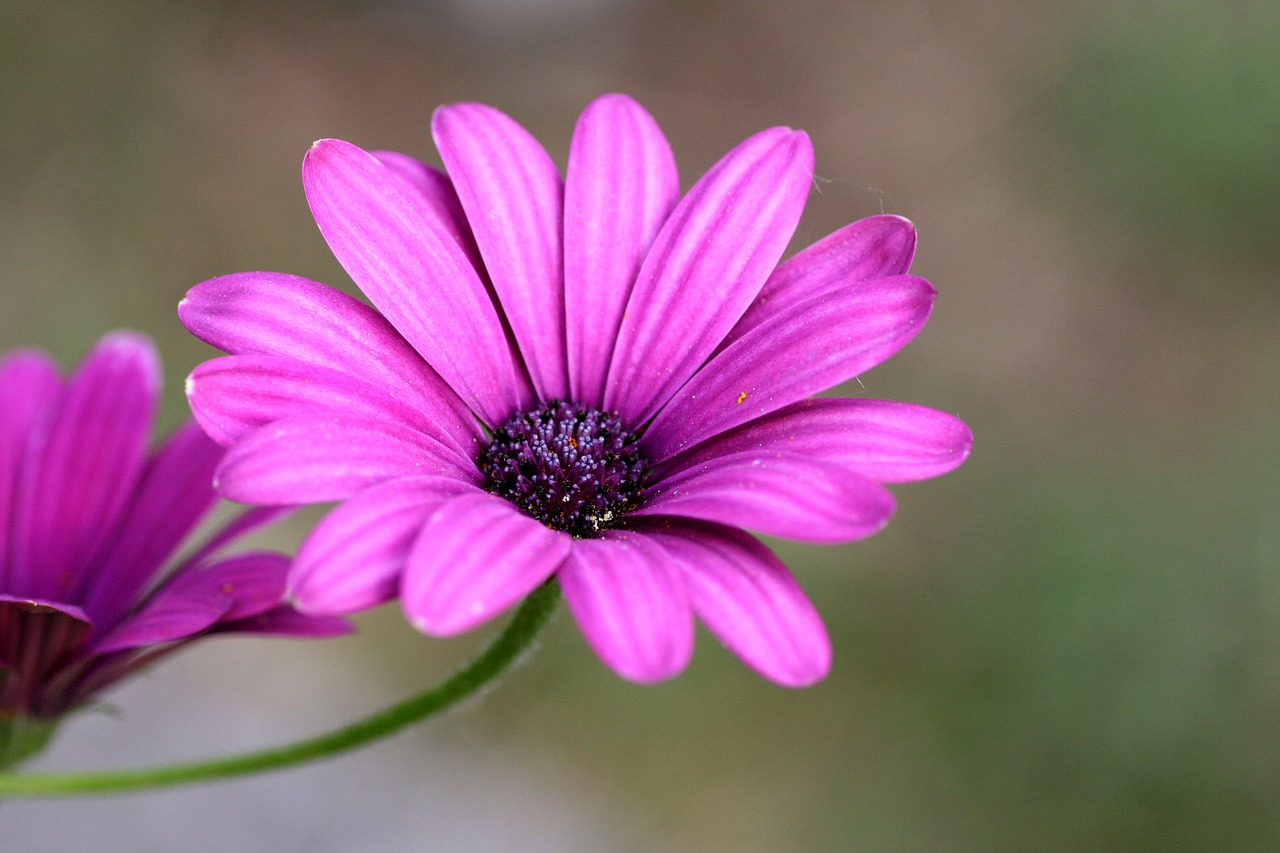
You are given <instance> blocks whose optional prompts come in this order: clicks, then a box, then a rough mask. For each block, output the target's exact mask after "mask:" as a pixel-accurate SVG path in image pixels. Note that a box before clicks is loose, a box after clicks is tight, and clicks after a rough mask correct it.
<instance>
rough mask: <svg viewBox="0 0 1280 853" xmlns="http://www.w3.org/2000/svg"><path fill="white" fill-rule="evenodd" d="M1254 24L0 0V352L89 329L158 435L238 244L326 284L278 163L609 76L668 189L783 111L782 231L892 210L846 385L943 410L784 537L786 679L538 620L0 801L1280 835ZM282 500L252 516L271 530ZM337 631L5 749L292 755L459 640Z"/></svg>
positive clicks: (321, 701) (1262, 85)
mask: <svg viewBox="0 0 1280 853" xmlns="http://www.w3.org/2000/svg"><path fill="white" fill-rule="evenodd" d="M1276 44H1280V7H1278V6H1276V5H1275V4H1274V3H1248V2H1240V3H1228V4H1214V3H1209V2H1207V0H1201V1H1200V2H1195V1H1193V0H1178V1H1177V2H1121V3H1118V4H1111V3H1101V2H1081V0H1074V1H1073V0H1063V1H1062V2H1050V3H1038V4H1018V3H1012V2H978V3H965V4H953V3H947V2H942V0H920V2H894V3H886V2H866V3H840V2H834V0H825V2H824V0H813V2H806V1H805V0H797V1H796V2H787V3H779V2H775V0H749V2H729V0H725V1H724V2H713V3H701V4H692V3H684V2H673V0H655V2H644V0H631V2H624V1H623V0H479V2H467V0H438V2H409V0H403V1H402V2H374V1H373V0H369V2H340V0H330V1H329V2H320V3H313V2H308V3H303V2H283V3H273V4H259V3H249V2H224V3H204V4H197V3H191V2H185V3H184V2H159V0H155V1H154V2H140V0H120V2H97V3H90V2H69V3H36V2H27V0H10V2H6V3H4V4H3V5H0V93H2V95H0V116H2V118H0V122H2V124H0V186H2V187H3V188H4V191H3V193H0V288H3V290H2V291H0V292H2V293H3V295H4V310H3V311H2V312H0V348H3V349H9V348H12V347H15V346H19V345H37V346H42V347H45V348H47V349H50V350H52V351H53V352H54V353H55V354H56V355H57V356H58V357H59V359H60V360H61V361H62V362H63V363H64V364H66V365H70V364H72V363H74V361H75V360H77V359H79V357H80V356H81V355H82V354H83V352H84V351H85V350H86V349H87V348H88V346H89V345H90V343H91V342H92V341H93V340H94V339H96V338H97V337H98V336H99V335H101V334H102V333H103V332H105V331H107V330H109V329H112V328H117V327H122V326H127V327H133V328H137V329H142V330H145V331H147V332H148V333H150V334H152V335H153V336H154V337H155V338H156V340H157V341H158V343H159V345H160V347H161V350H162V352H163V354H164V357H165V360H166V368H167V373H168V386H167V390H166V398H165V409H164V416H163V421H164V422H163V424H162V426H163V427H171V426H173V425H174V424H176V423H178V421H179V420H180V418H181V417H182V416H183V407H184V403H183V400H182V394H181V381H182V377H183V376H185V375H186V373H187V372H188V371H189V370H190V369H191V368H192V367H194V366H195V365H196V364H197V363H199V362H200V361H201V360H203V359H205V358H208V357H210V356H211V355H212V354H213V353H212V351H211V350H210V349H209V348H207V347H205V346H204V345H203V344H201V343H200V342H198V341H196V340H195V339H193V338H191V337H189V336H188V335H187V334H186V333H185V331H184V330H183V329H182V328H181V327H180V326H179V324H178V323H177V321H176V319H175V315H174V307H175V305H176V304H177V302H178V300H179V299H180V298H181V296H182V294H183V293H184V292H185V291H186V289H187V288H188V287H190V286H191V285H193V284H195V283H197V282H199V281H201V280H203V279H205V278H210V277H212V276H215V275H219V274H223V273H229V272H237V271H242V270H250V269H270V270H279V271H286V272H292V273H296V274H299V275H305V276H308V277H311V278H315V279H319V280H321V281H326V282H329V283H332V284H335V285H338V286H342V287H345V288H350V285H349V282H348V281H347V279H346V277H345V275H344V274H343V273H342V271H341V269H340V268H339V267H338V266H337V264H336V262H335V261H334V260H333V259H332V258H331V256H330V255H329V253H328V251H327V249H326V247H325V246H324V243H323V241H322V240H321V239H320V236H319V234H318V233H317V231H316V229H315V227H314V224H313V223H312V221H311V218H310V215H309V213H308V210H307V206H306V203H305V201H304V199H303V195H302V190H301V186H300V181H299V176H298V174H299V166H300V164H301V159H302V154H303V152H304V151H305V150H306V148H307V146H308V145H309V144H310V143H311V142H312V141H313V140H314V139H316V138H319V137H325V136H336V137H341V138H345V139H349V140H351V141H353V142H356V143H357V144H360V145H362V146H365V147H369V148H396V149H400V150H404V151H407V152H410V153H414V154H417V155H419V156H422V157H424V158H426V159H428V160H432V161H434V162H438V161H436V160H435V154H434V151H433V149H432V146H431V143H430V137H429V131H428V122H429V117H430V113H431V110H432V108H433V107H434V106H435V105H437V104H440V103H443V102H449V101H457V100H480V101H484V102H487V103H490V104H493V105H495V106H498V107H500V108H502V109H504V110H505V111H507V112H508V113H509V114H511V115H512V116H514V117H515V118H517V119H518V120H519V121H521V122H522V123H524V124H525V126H526V127H528V128H529V129H530V130H531V131H532V132H533V133H534V134H535V135H536V136H538V137H539V138H540V139H541V140H542V141H543V142H544V144H545V145H546V146H547V148H548V150H549V151H551V152H552V154H553V156H555V157H556V158H557V160H558V161H559V162H560V163H561V164H562V165H563V162H564V153H565V150H566V147H567V144H568V140H569V136H570V133H571V131H572V127H573V122H574V119H575V118H576V116H577V113H578V111H579V110H580V109H581V108H582V107H583V105H585V104H586V102H587V101H588V100H590V99H591V98H592V97H594V96H595V95H596V94H599V93H601V92H604V91H611V90H621V91H626V92H629V93H631V94H632V95H634V96H636V97H637V98H638V99H640V100H641V101H642V102H643V103H644V104H646V106H647V107H648V108H649V109H650V110H651V111H652V112H653V113H654V115H655V116H656V117H657V119H658V120H659V122H660V123H661V124H662V126H663V128H664V129H665V130H666V132H667V134H668V136H669V138H670V140H671V142H672V145H673V147H674V149H675V151H676V154H677V158H678V160H679V162H680V165H681V170H682V178H683V180H684V182H685V184H686V186H687V185H688V184H689V183H690V182H691V181H692V180H694V179H695V178H696V177H697V176H698V175H699V174H701V173H702V172H703V171H704V170H705V169H706V168H707V167H708V166H710V164H711V163H713V162H714V161H715V159H716V158H717V157H718V156H719V155H720V154H722V153H723V152H724V151H726V150H728V149H729V148H730V147H731V146H733V145H734V144H736V143H737V142H738V141H740V140H741V139H742V138H744V137H745V136H746V135H748V134H749V133H752V132H754V131H756V130H759V129H762V128H764V127H766V126H769V125H773V124H787V125H791V126H794V127H801V128H804V129H806V130H807V131H808V132H809V133H810V134H811V135H812V137H813V141H814V144H815V147H816V150H817V179H816V180H815V186H814V192H813V193H812V195H811V198H810V201H809V206H808V209H807V212H806V215H805V219H804V221H803V223H802V224H801V226H800V229H799V232H798V234H797V242H796V245H797V246H799V245H801V244H803V243H807V242H810V241H812V240H815V239H817V238H819V237H821V236H822V235H824V234H826V233H828V232H829V231H831V230H833V229H835V228H837V227H839V226H840V225H842V224H844V223H846V222H848V221H851V220H853V219H855V218H858V217H861V216H865V215H869V214H873V213H879V212H881V211H885V212H891V213H898V214H902V215H905V216H908V217H910V218H911V219H912V220H914V221H915V222H916V224H917V225H918V227H919V229H920V251H919V254H918V256H917V262H916V265H915V271H917V272H919V273H920V274H922V275H924V276H926V277H928V278H929V279H930V280H931V281H933V282H934V284H935V285H936V286H937V288H938V290H939V298H938V302H937V307H936V309H935V312H934V316H933V319H932V320H931V321H930V323H929V325H928V327H927V328H926V329H925V331H924V332H923V333H922V334H921V336H920V337H919V338H918V339H917V340H916V341H915V342H913V343H912V344H911V345H910V346H909V347H907V349H905V350H904V351H903V352H902V353H900V354H899V355H897V356H895V357H894V358H893V360H892V361H890V362H889V363H887V364H885V365H884V366H882V367H879V368H877V369H876V370H874V371H872V372H870V373H868V374H867V375H865V376H863V377H861V378H860V382H858V383H853V384H851V385H850V387H848V388H846V389H844V390H845V392H846V393H850V394H866V395H869V396H874V397H885V398H890V399H902V400H908V401H913V402H918V403H924V404H927V405H932V406H935V407H937V408H941V409H945V410H948V411H952V412H956V413H958V414H960V415H961V416H962V417H964V418H965V419H966V420H967V421H968V423H969V424H970V425H971V426H972V427H973V430H974V433H975V434H976V437H977V443H976V447H975V451H974V454H973V457H972V458H971V459H970V461H969V462H968V463H967V464H966V465H965V466H964V467H963V468H961V469H960V470H959V471H958V472H956V473H955V474H952V475H950V476H948V477H946V478H943V479H941V480H939V481H937V482H929V483H923V484H913V485H905V486H901V487H896V488H895V492H896V494H897V496H898V498H899V511H898V516H897V518H896V519H895V520H894V522H893V523H892V524H891V525H890V526H889V528H888V529H887V530H886V531H885V532H883V533H881V534H880V535H878V536H877V537H875V538H873V539H871V540H869V541H866V542H862V543H856V544H853V545H850V546H847V547H839V548H819V547H811V546H795V545H791V544H786V543H779V544H778V546H777V547H778V550H779V552H780V553H781V554H782V555H783V557H784V559H785V560H786V561H787V562H788V564H789V565H790V566H791V567H792V568H793V569H794V571H795V573H796V575H797V576H798V577H799V579H800V580H801V582H802V583H803V585H804V586H805V588H806V589H807V590H808V591H809V593H810V595H811V597H812V598H813V600H814V601H815V603H816V604H817V606H818V608H819V609H820V611H821V612H822V613H823V615H824V617H825V619H826V621H827V624H828V626H829V628H830V630H831V634H832V639H833V644H834V647H835V663H834V668H833V671H832V673H831V676H830V677H829V678H828V679H827V680H826V681H825V682H824V683H822V684H821V685H819V686H817V687H814V688H811V689H808V690H804V691H799V692H795V691H789V690H785V689H782V688H778V687H775V686H773V685H772V684H769V683H767V682H765V681H763V680H762V679H760V678H758V677H757V676H755V675H754V674H752V673H751V672H750V671H748V670H747V669H746V668H745V667H744V666H742V665H741V664H740V663H739V662H738V661H737V660H736V659H735V658H733V657H732V656H731V655H729V654H728V653H727V652H725V651H724V650H723V649H721V648H719V647H718V645H717V644H716V643H715V642H714V640H712V639H711V638H710V637H709V636H707V635H705V634H703V635H701V636H700V638H699V645H698V649H697V652H696V655H695V659H694V662H693V664H692V666H691V667H690V668H689V670H688V672H686V673H685V674H684V675H683V676H681V677H680V678H678V679H676V680H675V681H673V682H670V683H667V684H664V685H662V686H658V687H651V688H645V687H638V686H634V685H632V684H628V683H626V682H623V681H622V680H620V679H619V678H617V677H616V676H614V675H613V674H612V673H610V672H609V671H608V670H607V669H606V668H605V667H604V666H603V665H601V664H600V663H599V662H598V661H596V659H595V658H594V657H593V656H592V655H591V653H590V652H589V651H588V649H587V648H586V646H585V643H584V642H583V641H582V639H581V638H580V636H579V635H578V633H577V630H576V628H575V627H574V625H573V623H572V620H571V619H570V618H568V616H567V615H566V614H564V613H562V614H561V615H560V617H559V618H558V620H557V622H556V624H555V625H554V626H553V628H552V630H550V631H549V632H548V634H547V635H546V637H545V640H544V642H543V643H542V648H541V649H540V651H539V653H538V654H537V655H536V656H534V658H533V659H532V660H531V661H530V662H529V663H528V664H527V665H525V666H524V667H522V668H521V669H520V670H518V671H517V672H516V673H515V674H514V675H512V676H511V677H510V678H509V679H507V680H506V682H505V683H503V684H502V685H501V687H500V688H499V689H497V690H495V691H493V692H491V693H490V694H488V695H487V696H485V697H484V699H483V700H482V701H479V702H474V703H472V704H471V705H469V706H468V707H466V708H464V709H462V710H460V711H459V712H456V713H453V714H450V715H449V716H447V717H446V718H444V719H442V720H440V721H437V722H435V723H432V724H430V725H428V726H425V727H422V728H419V729H415V730H413V731H412V732H409V733H405V734H403V735H401V736H399V737H397V738H395V739H394V740H393V741H391V742H388V743H384V744H382V745H380V746H377V747H375V748H372V749H369V750H367V751H365V752H363V753H360V754H358V755H355V756H351V757H346V758H340V759H337V760H335V761H331V762H328V763H325V764H321V765H318V766H314V767H310V768H307V769H302V770H297V771H289V772H285V773H281V774H276V775H271V776H265V777H260V778H258V779H255V780H252V781H247V782H231V783H222V784H216V785H210V786H204V787H199V788H192V789H186V790H177V791H172V792H166V793H154V794H144V795H135V796H129V797H112V798H104V799H96V800H92V799H90V800H70V801H44V802H31V801H17V800H14V801H9V802H6V803H3V804H2V805H0V839H3V841H2V842H0V846H3V848H4V849H5V850H6V851H8V850H13V851H20V853H27V851H79V850H85V851H130V853H138V851H168V850H184V851H193V852H194V853H199V851H224V850H236V851H246V852H247V853H254V851H272V853H276V851H293V850H297V851H304V850H305V851H308V853H312V851H335V853H337V851H343V853H345V851H384V850H385V851H421V850H441V851H488V850H495V851H503V850H522V851H523V850H548V851H571V850H582V851H704V850H706V851H719V850H724V851H756V850H759V851H781V853H787V851H828V850H829V851H845V850H856V851H872V853H878V852H879V851H884V853H900V851H933V853H949V851H956V853H959V852H960V851H974V852H975V853H978V851H981V852H982V853H987V851H1028V850H1035V851H1045V852H1046V853H1052V851H1062V852H1063V853H1068V851H1072V852H1073V853H1074V851H1081V850H1089V851H1126V853H1128V852H1129V851H1160V853H1165V851H1224V850H1231V851H1272V850H1276V849H1280V805H1278V803H1280V441H1278V440H1277V439H1278V437H1280V393H1278V389H1280V346H1278V345H1277V344H1278V337H1280V336H1278V334H1277V332H1278V331H1280V322H1278V318H1280V312H1278V311H1277V309H1278V308H1280V289H1278V288H1277V284H1278V283H1280V282H1278V278H1280V275H1278V273H1280V154H1278V152H1280V52H1278V51H1276V50H1275V45H1276ZM317 517H318V512H316V511H311V512H309V513H305V514H303V515H302V516H300V517H299V519H298V520H297V521H296V522H295V523H293V524H292V525H291V526H289V527H286V528H284V529H282V530H281V531H280V532H279V533H278V534H276V540H275V543H274V544H277V545H278V546H279V547H283V548H291V547H293V546H294V545H295V544H296V543H297V541H298V540H299V539H300V538H301V536H302V535H303V533H304V532H305V529H306V524H308V523H313V522H314V521H315V519H316V518H317ZM360 623H361V626H362V628H363V631H362V633H361V634H359V635H357V636H355V637H352V638H348V639H343V640H339V641H327V642H314V643H304V642H286V641H266V640H263V641H249V640H229V641H223V642H210V643H209V644H207V645H206V646H204V647H203V648H202V649H199V650H195V651H192V652H190V653H188V654H186V655H184V656H181V657H178V658H175V659H173V660H172V661H171V662H169V663H166V664H164V665H162V666H160V667H158V668H156V669H155V670H153V671H152V672H150V673H149V674H147V675H146V676H144V677H143V678H141V679H139V680H137V681H135V682H134V683H132V684H131V685H130V686H128V687H126V688H124V689H121V690H118V691H116V692H115V693H112V694H110V695H109V696H108V697H107V698H108V699H109V701H110V703H111V704H112V706H114V708H115V709H116V711H115V713H114V714H111V713H106V712H104V711H91V712H86V713H84V714H82V715H80V716H79V717H78V718H76V719H74V720H73V721H72V722H70V723H69V724H68V725H67V726H66V728H65V730H64V731H63V733H62V735H61V737H60V739H59V740H58V742H57V743H56V745H55V747H54V748H53V749H52V750H51V751H50V753H49V754H48V755H47V756H45V757H44V758H43V759H42V760H41V761H40V762H38V764H37V766H38V767H39V768H44V769H76V768H88V767H104V766H117V765H122V764H135V763H149V762H158V761H168V760H173V759H178V758H185V757H195V756H200V755H208V754H213V753H216V752H219V751H223V750H226V749H233V748H238V747H253V746H260V745H266V744H270V743H275V742H279V741H282V740H286V739H289V738H291V737H295V736H302V735H305V734H310V733H313V732H316V731H320V730H321V729H323V728H325V727H327V726H330V725H335V724H337V723H340V722H342V721H345V720H348V719H351V718H354V717H355V716H357V715H359V714H361V713H364V712H366V711H371V710H373V709H375V708H377V707H380V706H381V705H383V704H386V703H388V702H390V701H392V700H394V699H395V698H398V697H401V696H404V695H407V694H408V693H410V692H413V691H416V690H417V689H419V688H421V687H422V686H424V685H426V684H428V683H430V682H432V681H434V680H436V679H438V678H439V677H440V676H442V675H443V674H445V673H447V672H448V671H449V670H450V668H451V667H452V666H453V665H454V664H455V663H456V662H458V661H460V660H462V659H465V658H466V657H468V656H470V655H471V654H472V653H473V652H474V651H475V650H476V648H477V647H478V646H479V645H480V643H481V642H482V640H483V639H484V636H485V635H486V634H487V633H490V632H484V631H482V632H477V633H476V634H473V635H469V636H466V637H462V638H459V639H456V640H451V641H449V642H441V641H432V640H428V639H426V638H423V637H420V636H418V635H417V634H416V633H415V632H414V631H413V630H412V629H411V628H409V627H408V626H407V624H405V623H404V621H403V620H402V619H401V618H400V616H399V613H398V612H397V611H396V609H395V607H394V606H391V607H388V608H384V609H382V610H380V611H376V612H373V613H370V614H366V615H364V616H362V617H361V619H360Z"/></svg>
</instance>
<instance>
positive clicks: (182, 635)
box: [93, 588, 231, 654]
mask: <svg viewBox="0 0 1280 853" xmlns="http://www.w3.org/2000/svg"><path fill="white" fill-rule="evenodd" d="M230 607H231V597H230V596H228V595H227V594H226V593H223V592H221V591H219V590H217V589H215V588H204V589H200V590H183V589H177V590H173V591H165V590H161V591H160V592H158V593H156V595H154V596H153V597H152V598H151V600H150V601H148V602H147V604H146V605H145V606H144V607H143V608H142V609H141V610H139V611H138V612H137V613H134V614H131V615H130V616H129V617H128V618H127V619H125V620H123V621H122V622H120V624H118V625H116V626H115V627H114V628H113V629H112V630H110V631H108V632H107V633H106V634H105V635H104V636H103V637H102V639H101V640H99V641H98V642H97V643H95V644H94V647H93V653H94V654H107V653H108V652H116V651H120V650H121V649H132V648H137V647H138V646H150V645H155V644H157V643H171V642H174V641H176V640H182V639H186V638H188V637H191V636H193V635H195V634H199V633H200V632H202V631H205V630H208V629H209V628H211V627H213V625H214V624H215V623H217V621H218V620H219V619H220V618H221V617H222V615H223V614H224V613H226V612H227V610H229V609H230Z"/></svg>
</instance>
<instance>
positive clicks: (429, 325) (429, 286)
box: [302, 139, 531, 425]
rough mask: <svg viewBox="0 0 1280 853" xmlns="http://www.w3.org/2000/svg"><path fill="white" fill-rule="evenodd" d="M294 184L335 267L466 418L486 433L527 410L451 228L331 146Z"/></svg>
mask: <svg viewBox="0 0 1280 853" xmlns="http://www.w3.org/2000/svg"><path fill="white" fill-rule="evenodd" d="M302 184H303V188H304V189H305V190H306V194H307V201H308V202H309V203H310V205H311V212H312V214H313V215H314V216H315V220H316V224H317V225H318V226H319V227H320V233H321V234H323V235H324V238H325V241H326V242H327V243H328V244H329V248H330V249H331V250H332V251H333V254H334V256H335V257H336V258H337V259H338V262H339V263H341V264H342V266H343V268H345V269H346V271H347V273H348V274H349V275H350V276H351V278H352V279H353V280H354V281H355V283H356V284H357V285H359V286H360V289H361V290H362V291H364V293H365V295H367V296H368V297H369V299H370V301H372V302H373V304H374V305H375V306H377V308H378V310H379V311H381V312H382V314H383V315H384V316H385V317H386V318H387V319H388V320H390V321H391V324H392V325H393V326H395V328H396V329H397V330H398V331H399V332H400V334H402V335H404V337H405V338H406V339H407V340H408V341H409V342H410V343H411V344H413V347H414V349H416V350H417V351H418V352H419V353H420V354H421V355H422V357H423V358H425V359H426V360H427V362H428V363H429V364H430V365H431V366H432V367H433V368H435V370H436V372H438V373H439V374H440V376H442V377H443V378H444V380H445V381H446V382H448V383H449V385H450V387H452V388H453V389H454V390H455V391H456V392H457V393H458V394H459V395H460V396H461V397H462V399H463V400H464V401H465V402H466V403H467V404H468V405H469V406H470V407H471V408H472V410H473V411H475V412H477V413H478V414H479V415H480V416H481V417H483V418H484V420H485V422H486V423H488V424H490V425H493V424H499V423H502V422H503V421H504V420H506V419H507V417H508V416H510V415H511V413H512V412H514V411H517V410H520V409H523V408H526V407H527V404H528V403H529V401H530V400H531V397H530V396H529V394H528V392H527V388H526V386H525V384H524V380H523V378H522V374H521V372H520V371H521V369H520V367H519V365H518V364H517V363H516V361H515V359H514V356H513V353H512V351H511V347H510V345H509V344H508V342H507V337H506V333H505V332H504V331H503V328H502V323H501V321H500V320H499V318H498V313H497V311H496V309H495V308H494V306H493V303H492V302H491V301H490V299H489V295H488V293H487V292H486V291H485V287H484V284H483V282H482V281H481V279H480V277H479V275H478V274H477V272H476V269H475V267H474V266H473V265H472V263H471V260H470V259H469V258H468V257H467V255H466V253H465V252H464V251H463V250H462V249H461V248H459V246H458V244H457V242H456V241H455V239H454V237H453V236H451V228H453V226H451V225H450V224H449V223H448V222H441V219H440V216H439V215H438V213H437V211H436V210H434V209H433V208H432V207H431V206H430V205H428V204H427V203H426V202H424V201H423V200H422V198H421V195H420V194H419V193H418V192H416V191H414V190H412V189H411V188H409V187H408V186H407V184H406V183H405V182H404V181H403V180H402V179H400V178H398V177H396V176H395V175H394V173H392V172H391V171H390V170H388V169H387V167H386V166H384V165H383V164H382V163H380V162H378V160H376V159H375V158H374V157H373V155H371V154H369V153H367V152H365V151H362V150H360V149H359V148H357V147H356V146H354V145H351V144H350V143H347V142H342V141H340V140H337V139H323V140H321V141H319V142H317V143H315V145H313V146H312V147H311V150H310V151H308V152H307V156H306V159H305V160H304V161H303V164H302ZM458 318H466V322H458Z"/></svg>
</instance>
